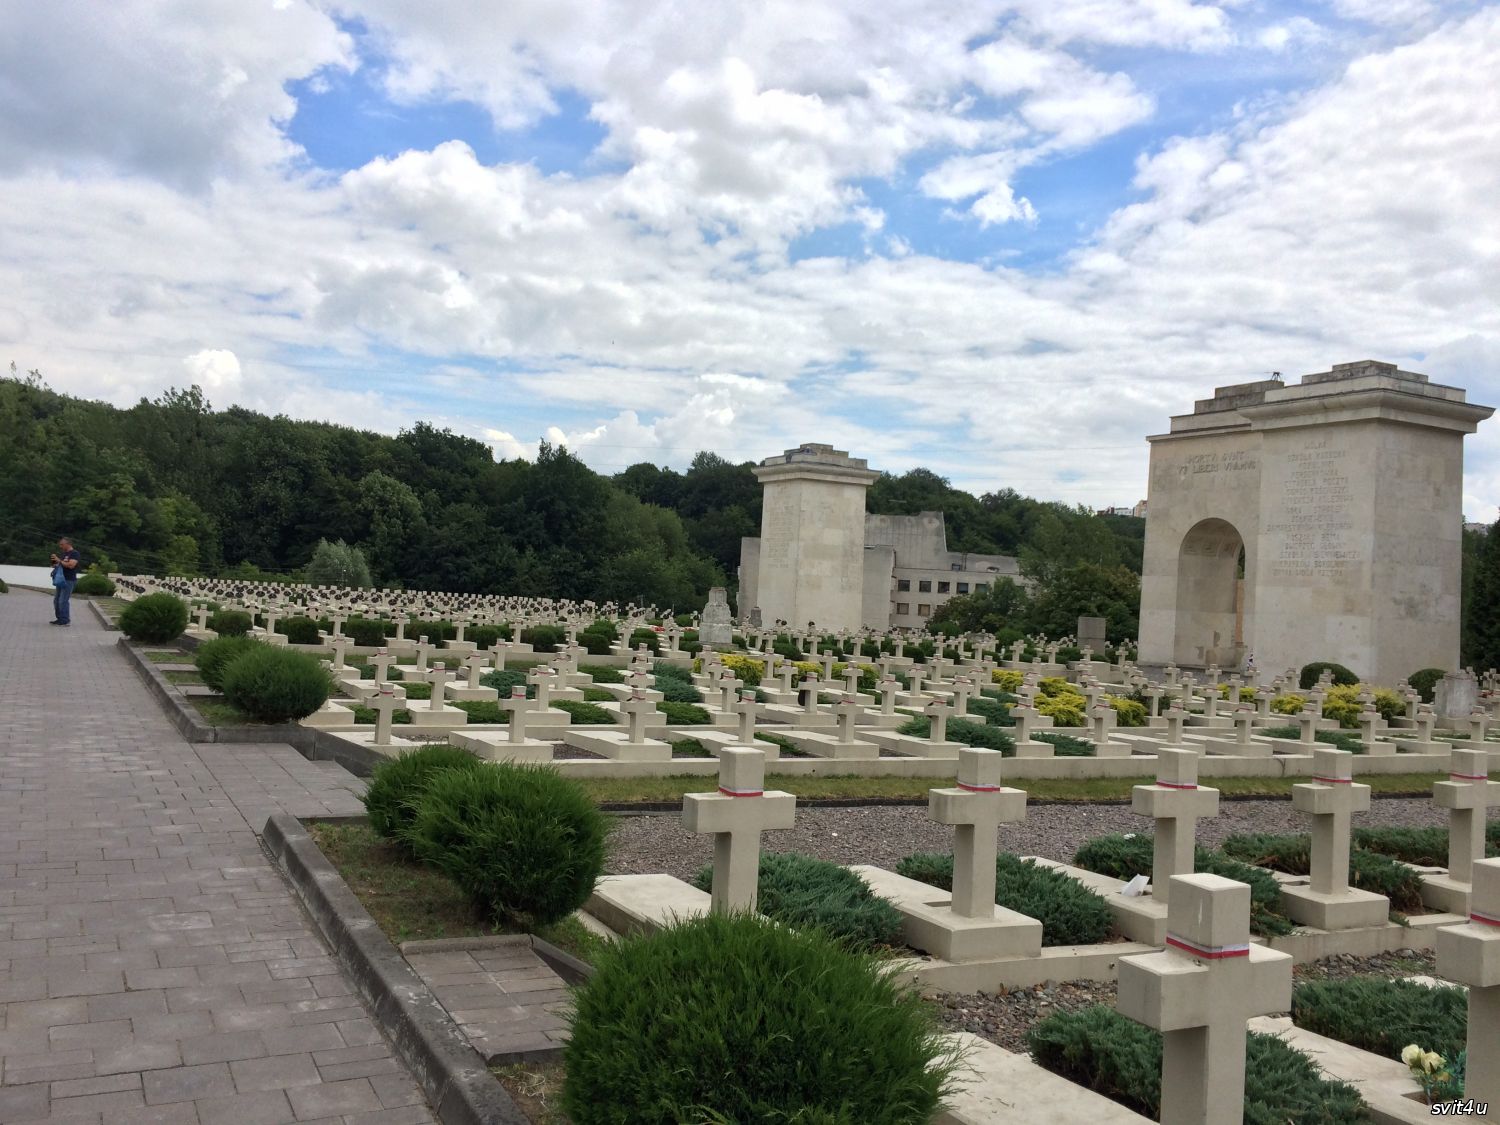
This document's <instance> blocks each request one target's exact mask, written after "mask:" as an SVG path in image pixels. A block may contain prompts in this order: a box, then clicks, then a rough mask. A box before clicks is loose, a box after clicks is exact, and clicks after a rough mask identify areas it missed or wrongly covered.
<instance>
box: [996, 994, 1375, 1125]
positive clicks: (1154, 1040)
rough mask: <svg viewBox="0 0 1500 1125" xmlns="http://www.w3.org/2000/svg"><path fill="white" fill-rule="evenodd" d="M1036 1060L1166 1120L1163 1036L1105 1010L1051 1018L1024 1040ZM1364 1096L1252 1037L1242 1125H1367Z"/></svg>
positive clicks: (1268, 1039) (1279, 1046)
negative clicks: (1363, 1124)
mask: <svg viewBox="0 0 1500 1125" xmlns="http://www.w3.org/2000/svg"><path fill="white" fill-rule="evenodd" d="M1026 1042H1027V1046H1028V1047H1029V1048H1030V1050H1031V1055H1032V1058H1034V1059H1035V1060H1036V1061H1037V1063H1038V1064H1039V1065H1041V1066H1044V1067H1046V1068H1047V1069H1048V1070H1050V1071H1052V1072H1053V1073H1055V1074H1060V1075H1062V1076H1063V1077H1064V1078H1067V1079H1070V1080H1071V1081H1073V1082H1076V1083H1078V1084H1079V1085H1080V1086H1084V1087H1087V1088H1088V1089H1090V1090H1093V1091H1095V1092H1096V1093H1099V1094H1103V1095H1104V1096H1105V1097H1107V1098H1109V1099H1111V1100H1113V1101H1117V1102H1119V1103H1121V1104H1122V1105H1125V1106H1128V1107H1129V1108H1130V1109H1133V1110H1135V1111H1136V1112H1137V1113H1141V1114H1144V1115H1145V1116H1147V1117H1149V1118H1151V1119H1152V1120H1153V1121H1155V1120H1157V1119H1158V1118H1159V1117H1160V1115H1161V1054H1162V1048H1161V1032H1159V1031H1153V1030H1152V1029H1151V1028H1149V1027H1146V1026H1144V1025H1142V1024H1138V1023H1136V1022H1135V1021H1134V1020H1132V1019H1129V1018H1127V1017H1126V1016H1122V1015H1121V1014H1120V1013H1119V1012H1117V1011H1115V1010H1114V1009H1113V1008H1107V1007H1105V1006H1103V1005H1102V1004H1096V1005H1094V1006H1093V1007H1089V1008H1083V1009H1081V1010H1079V1011H1076V1012H1057V1013H1055V1014H1054V1015H1051V1016H1048V1017H1047V1018H1046V1019H1044V1020H1042V1021H1041V1022H1040V1023H1038V1024H1037V1025H1036V1026H1035V1027H1033V1028H1032V1029H1031V1030H1030V1031H1029V1032H1028V1033H1027V1035H1026ZM1369 1120H1370V1116H1369V1111H1368V1109H1367V1108H1366V1106H1365V1104H1364V1102H1363V1100H1362V1099H1361V1098H1360V1096H1359V1092H1358V1091H1357V1090H1355V1088H1354V1087H1353V1086H1350V1085H1348V1084H1346V1083H1343V1082H1330V1081H1328V1080H1327V1079H1325V1078H1323V1077H1322V1076H1321V1074H1320V1072H1319V1070H1318V1068H1317V1066H1316V1065H1315V1064H1314V1063H1313V1061H1312V1060H1311V1059H1309V1058H1308V1057H1307V1056H1306V1055H1304V1054H1303V1053H1302V1052H1301V1051H1298V1050H1296V1049H1295V1048H1294V1047H1291V1046H1289V1045H1288V1044H1287V1043H1284V1042H1283V1041H1282V1040H1280V1039H1278V1038H1277V1037H1276V1036H1274V1035H1262V1034H1259V1033H1257V1032H1250V1033H1248V1036H1247V1040H1246V1044H1245V1116H1244V1125H1286V1123H1287V1122H1289V1121H1295V1122H1299V1123H1303V1125H1307V1123H1313V1122H1317V1123H1321V1125H1354V1123H1356V1122H1368V1121H1369Z"/></svg>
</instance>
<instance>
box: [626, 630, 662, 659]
mask: <svg viewBox="0 0 1500 1125" xmlns="http://www.w3.org/2000/svg"><path fill="white" fill-rule="evenodd" d="M639 645H645V646H646V651H647V652H649V653H650V654H651V655H652V656H658V655H660V654H661V634H660V633H658V632H657V631H656V630H655V629H637V630H636V631H635V632H633V633H631V634H630V642H629V648H630V650H631V651H632V652H634V651H635V649H636V648H637V646H639Z"/></svg>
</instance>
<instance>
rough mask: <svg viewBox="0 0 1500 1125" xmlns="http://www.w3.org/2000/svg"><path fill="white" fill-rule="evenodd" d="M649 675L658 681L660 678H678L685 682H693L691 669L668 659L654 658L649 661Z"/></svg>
mask: <svg viewBox="0 0 1500 1125" xmlns="http://www.w3.org/2000/svg"><path fill="white" fill-rule="evenodd" d="M651 675H652V676H653V677H655V679H656V680H657V682H658V683H660V681H662V680H680V681H681V682H683V683H685V684H691V683H692V682H693V670H692V669H691V668H684V667H683V666H682V665H681V664H673V663H672V662H671V661H670V660H654V661H652V662H651Z"/></svg>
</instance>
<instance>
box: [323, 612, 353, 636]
mask: <svg viewBox="0 0 1500 1125" xmlns="http://www.w3.org/2000/svg"><path fill="white" fill-rule="evenodd" d="M328 620H330V621H332V622H333V633H332V636H334V637H342V636H343V635H344V622H345V621H348V620H349V619H348V618H347V617H344V616H342V615H340V614H334V615H333V616H332V617H330V618H329V619H328Z"/></svg>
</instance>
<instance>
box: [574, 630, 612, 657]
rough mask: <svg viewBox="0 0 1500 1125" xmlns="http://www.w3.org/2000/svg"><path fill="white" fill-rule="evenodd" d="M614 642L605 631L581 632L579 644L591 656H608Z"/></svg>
mask: <svg viewBox="0 0 1500 1125" xmlns="http://www.w3.org/2000/svg"><path fill="white" fill-rule="evenodd" d="M613 643H614V642H613V641H611V640H610V639H609V638H608V637H606V636H605V635H604V634H603V633H579V634H578V644H579V647H581V648H582V649H583V651H584V652H586V653H588V654H589V655H590V656H607V655H608V654H609V650H610V646H611V645H612V644H613Z"/></svg>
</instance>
